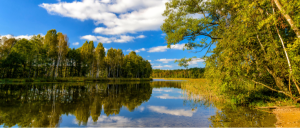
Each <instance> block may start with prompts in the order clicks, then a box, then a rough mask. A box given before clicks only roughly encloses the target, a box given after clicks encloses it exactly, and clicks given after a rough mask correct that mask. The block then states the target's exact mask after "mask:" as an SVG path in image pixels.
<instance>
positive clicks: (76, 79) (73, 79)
mask: <svg viewBox="0 0 300 128" xmlns="http://www.w3.org/2000/svg"><path fill="white" fill-rule="evenodd" d="M151 80H152V78H86V77H67V78H56V79H53V78H20V79H18V78H4V79H0V82H1V83H10V82H39V83H40V82H51V83H53V82H100V81H101V82H103V81H122V82H124V81H151Z"/></svg>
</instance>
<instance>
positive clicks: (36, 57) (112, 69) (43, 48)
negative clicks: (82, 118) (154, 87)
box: [0, 29, 152, 78]
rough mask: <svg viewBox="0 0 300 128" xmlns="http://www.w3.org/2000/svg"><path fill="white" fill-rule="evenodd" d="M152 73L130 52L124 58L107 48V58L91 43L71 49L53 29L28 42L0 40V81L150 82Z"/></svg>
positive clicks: (66, 38)
mask: <svg viewBox="0 0 300 128" xmlns="http://www.w3.org/2000/svg"><path fill="white" fill-rule="evenodd" d="M151 72H152V67H151V64H150V63H149V62H148V61H147V60H144V59H143V58H142V57H141V56H139V55H137V54H136V53H135V52H133V51H132V52H130V53H129V54H128V55H125V56H124V54H123V52H122V50H121V49H113V48H110V49H109V50H108V51H107V54H106V53H105V48H104V47H103V44H102V43H101V42H99V43H98V45H97V47H96V48H95V46H94V42H93V41H89V42H88V41H86V42H85V43H84V44H83V45H82V46H81V47H80V48H78V49H74V48H73V49H71V48H69V42H68V37H67V35H66V34H62V33H57V32H56V30H55V29H52V30H49V31H48V32H47V34H46V36H45V37H42V36H41V35H37V36H33V37H32V38H31V39H30V40H27V39H15V38H9V39H8V38H6V37H3V38H2V39H0V78H37V77H46V78H57V77H74V76H88V77H93V78H149V77H150V74H151Z"/></svg>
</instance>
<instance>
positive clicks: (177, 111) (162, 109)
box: [148, 106, 196, 117]
mask: <svg viewBox="0 0 300 128" xmlns="http://www.w3.org/2000/svg"><path fill="white" fill-rule="evenodd" d="M148 109H150V110H151V111H154V112H157V113H162V114H170V115H175V116H187V117H192V116H193V114H194V113H195V112H196V111H192V110H184V109H173V110H172V109H167V107H165V106H148Z"/></svg>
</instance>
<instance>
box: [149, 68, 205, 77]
mask: <svg viewBox="0 0 300 128" xmlns="http://www.w3.org/2000/svg"><path fill="white" fill-rule="evenodd" d="M203 76H204V68H190V69H177V70H160V69H153V70H152V74H151V77H152V78H203Z"/></svg>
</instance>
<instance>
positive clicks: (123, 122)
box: [73, 115, 134, 127]
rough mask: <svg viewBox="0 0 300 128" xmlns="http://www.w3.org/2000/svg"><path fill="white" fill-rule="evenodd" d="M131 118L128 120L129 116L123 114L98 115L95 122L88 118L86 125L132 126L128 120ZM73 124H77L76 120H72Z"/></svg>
mask: <svg viewBox="0 0 300 128" xmlns="http://www.w3.org/2000/svg"><path fill="white" fill-rule="evenodd" d="M131 121H132V120H130V119H129V118H126V117H124V116H109V117H108V116H106V115H104V116H102V115H101V116H100V117H98V120H97V121H96V122H94V121H93V119H92V118H89V119H88V121H87V124H86V126H88V127H95V126H96V127H100V126H102V127H124V126H127V127H130V126H131V127H132V126H134V125H132V124H131V123H130V122H131ZM73 123H74V124H79V121H78V120H76V119H75V120H74V121H73Z"/></svg>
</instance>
